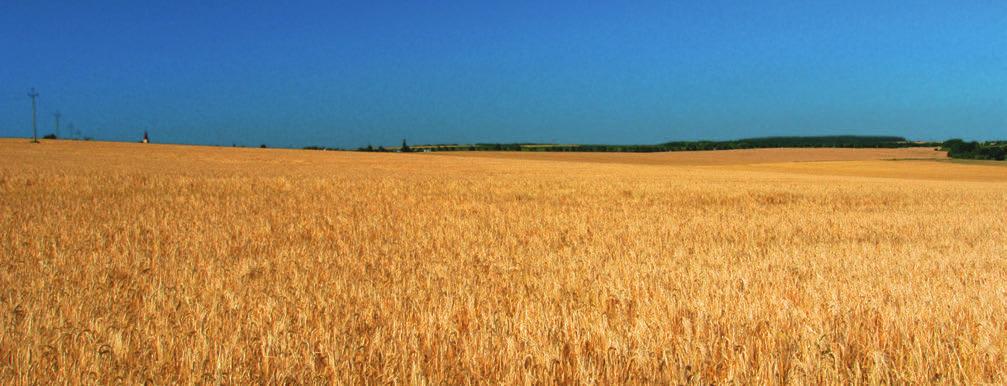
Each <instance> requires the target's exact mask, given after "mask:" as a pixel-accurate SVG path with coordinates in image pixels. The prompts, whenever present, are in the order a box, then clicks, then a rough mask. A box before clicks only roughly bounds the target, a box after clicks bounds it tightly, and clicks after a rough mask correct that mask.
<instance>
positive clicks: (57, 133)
mask: <svg viewBox="0 0 1007 386" xmlns="http://www.w3.org/2000/svg"><path fill="white" fill-rule="evenodd" d="M62 116H63V114H60V113H59V111H57V112H55V113H52V117H53V118H56V132H55V133H53V134H56V137H57V138H59V118H60V117H62Z"/></svg>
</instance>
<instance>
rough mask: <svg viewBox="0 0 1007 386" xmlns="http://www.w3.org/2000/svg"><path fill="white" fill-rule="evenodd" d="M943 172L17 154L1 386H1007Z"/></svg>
mask: <svg viewBox="0 0 1007 386" xmlns="http://www.w3.org/2000/svg"><path fill="white" fill-rule="evenodd" d="M940 158H943V154H942V153H938V152H935V151H933V150H932V149H918V148H908V149H878V150H874V149H758V150H738V151H718V152H697V153H687V152H683V153H654V154H616V153H604V154H593V153H577V154H566V153H548V154H545V153H534V154H533V153H521V154H517V153H490V152H485V153H466V152H458V153H444V154H390V153H353V152H322V151H297V150H281V149H241V148H212V147H190V146H170V145H140V144H123V143H100V142H63V141H45V142H43V143H42V144H38V145H31V144H28V143H27V142H26V141H24V140H13V139H9V140H0V161H2V162H0V257H2V258H0V265H2V266H3V268H2V269H0V383H4V384H11V383H16V384H17V383H23V384H28V383H37V382H52V383H64V382H71V383H77V382H84V383H93V382H98V383H120V382H121V383H140V382H144V381H153V382H155V383H159V384H162V383H214V382H220V383H263V382H270V383H279V382H292V383H350V384H359V383H364V382H369V383H386V382H387V383H390V382H396V383H421V382H428V383H465V382H474V381H484V382H487V383H502V384H515V383H557V382H559V383H599V384H608V383H624V382H634V383H639V382H657V383H696V384H700V383H702V384H708V383H711V382H715V383H756V384H758V383H767V382H768V383H858V382H860V383H881V382H884V383H903V382H912V383H924V382H951V383H980V382H990V383H1004V382H1007V372H1005V370H1004V369H1003V368H1002V364H1003V363H1007V264H1005V263H1007V254H1005V253H1004V247H1003V241H1004V240H1007V216H1005V214H1007V213H1005V209H1004V203H1005V202H1007V168H1005V167H1001V166H997V165H988V164H978V163H972V164H968V163H951V162H947V161H944V160H940ZM894 159H898V161H895V160H894ZM812 161H813V162H812Z"/></svg>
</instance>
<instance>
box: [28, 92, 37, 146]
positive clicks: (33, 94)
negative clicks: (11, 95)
mask: <svg viewBox="0 0 1007 386" xmlns="http://www.w3.org/2000/svg"><path fill="white" fill-rule="evenodd" d="M28 97H29V98H31V141H32V142H35V143H38V128H37V127H36V126H35V100H36V99H38V91H35V88H34V87H32V88H31V91H29V92H28Z"/></svg>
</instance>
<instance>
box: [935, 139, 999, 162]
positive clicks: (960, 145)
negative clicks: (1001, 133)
mask: <svg viewBox="0 0 1007 386" xmlns="http://www.w3.org/2000/svg"><path fill="white" fill-rule="evenodd" d="M941 150H945V151H947V152H948V157H951V158H962V159H984V160H997V161H1003V160H1004V159H1005V158H1007V141H985V142H977V141H971V142H966V141H964V140H961V139H949V140H947V141H944V143H943V144H941Z"/></svg>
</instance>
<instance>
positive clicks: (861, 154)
mask: <svg viewBox="0 0 1007 386" xmlns="http://www.w3.org/2000/svg"><path fill="white" fill-rule="evenodd" d="M431 154H433V155H441V156H462V157H480V158H508V159H529V160H542V161H572V162H597V163H623V164H641V165H738V164H762V163H773V162H812V161H863V160H893V159H945V158H947V153H946V152H943V151H938V150H934V148H932V147H911V148H896V149H837V148H777V149H742V150H705V151H673V152H657V153H615V152H604V153H591V152H535V151H522V152H506V151H504V152H486V151H469V152H435V153H431Z"/></svg>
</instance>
